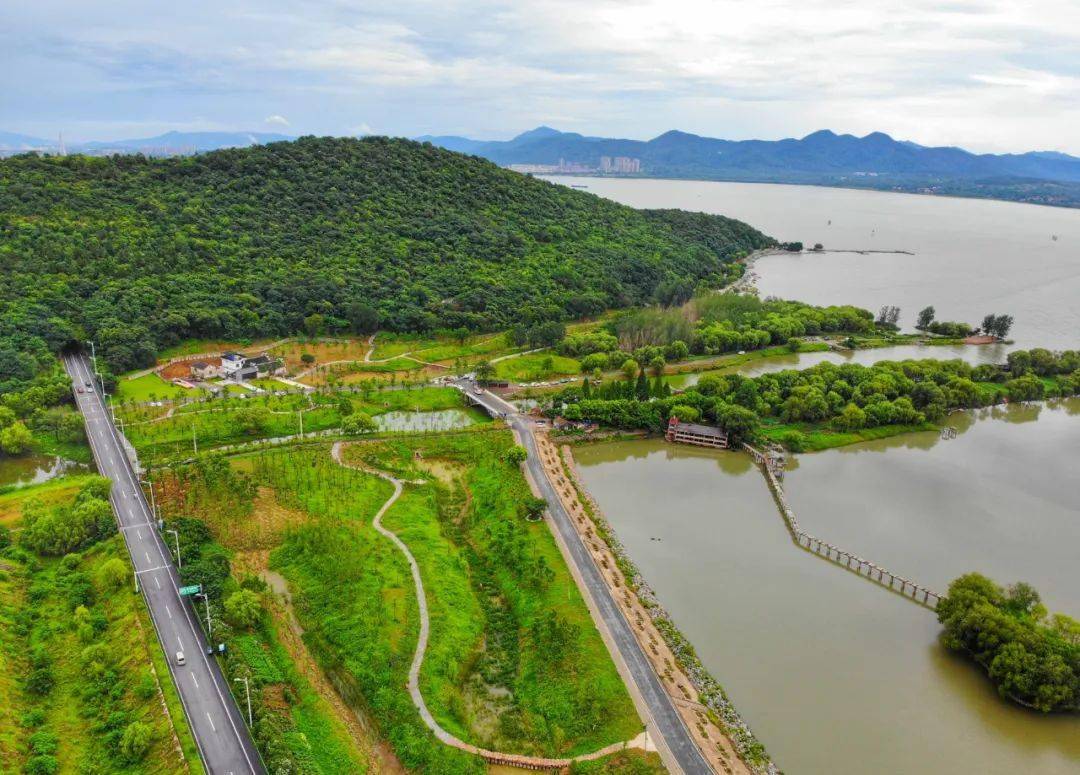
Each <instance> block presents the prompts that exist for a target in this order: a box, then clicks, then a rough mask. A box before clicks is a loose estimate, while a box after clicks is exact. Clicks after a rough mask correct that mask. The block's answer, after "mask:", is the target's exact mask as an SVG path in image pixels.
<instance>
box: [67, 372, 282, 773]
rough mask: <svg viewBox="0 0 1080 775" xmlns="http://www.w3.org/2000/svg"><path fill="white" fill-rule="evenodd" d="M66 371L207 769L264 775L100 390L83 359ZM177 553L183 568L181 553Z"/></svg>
mask: <svg viewBox="0 0 1080 775" xmlns="http://www.w3.org/2000/svg"><path fill="white" fill-rule="evenodd" d="M64 366H65V368H66V369H67V371H68V374H69V375H71V378H72V381H73V383H74V385H75V386H76V387H82V389H83V391H84V392H83V393H81V394H80V393H78V392H76V393H75V400H76V403H77V404H78V407H79V410H80V411H81V412H82V413H83V417H84V419H85V421H86V435H87V438H88V439H89V441H90V446H91V448H92V449H93V453H94V460H95V462H96V463H97V467H98V471H100V472H101V474H102V475H103V476H107V477H108V478H109V479H110V480H112V493H111V495H110V501H111V502H112V505H113V510H114V511H115V512H116V517H117V520H118V524H119V527H120V532H121V533H122V534H123V536H124V540H125V542H126V543H127V547H128V552H130V554H131V562H132V565H133V566H134V567H135V574H136V576H137V577H138V580H139V588H140V590H141V591H142V593H143V595H144V597H145V598H146V603H147V605H148V606H149V608H150V614H151V616H152V618H153V620H154V627H155V628H156V630H157V634H158V639H159V640H160V641H161V645H162V648H163V649H164V651H165V657H166V660H167V661H168V663H169V670H170V671H171V673H172V677H173V682H174V683H175V684H176V688H177V690H178V691H179V693H180V699H181V701H182V702H183V704H184V710H185V711H186V713H187V718H188V723H189V724H190V726H191V730H192V732H193V733H194V734H195V741H196V743H197V744H198V746H199V751H200V753H201V755H202V760H203V764H204V766H205V767H206V769H207V771H208V772H211V773H214V775H219V774H220V775H241V774H242V773H252V774H253V775H254V774H256V773H258V774H259V775H261V773H264V772H265V770H264V768H263V766H262V762H261V760H260V759H259V754H258V751H257V750H256V748H255V745H254V743H252V741H251V737H250V735H249V734H248V731H247V727H245V725H244V718H243V716H241V714H240V711H239V709H238V708H237V706H236V703H235V702H234V701H233V698H232V695H230V694H229V688H228V686H227V685H226V683H225V678H224V676H223V675H222V674H221V669H220V668H219V667H218V664H217V662H215V661H214V659H213V658H212V657H209V656H207V654H206V647H207V643H206V639H205V637H204V636H203V632H202V629H201V628H200V627H199V626H198V624H196V622H195V619H194V617H195V616H196V615H197V614H196V613H195V612H194V611H193V610H192V608H191V605H190V603H191V600H190V598H181V597H180V595H179V593H178V591H177V590H178V588H179V586H180V577H179V575H178V574H177V572H176V569H175V568H174V567H173V563H172V558H171V556H170V555H169V552H168V551H167V550H166V549H165V546H164V544H163V543H162V538H161V536H160V535H159V534H158V531H157V529H156V528H155V526H154V525H153V517H152V514H151V510H150V506H149V505H148V504H147V503H146V500H145V499H144V497H143V493H142V488H141V487H140V486H139V484H138V481H137V479H136V477H135V474H134V472H133V470H132V468H131V466H130V464H129V463H128V459H127V457H126V456H125V455H124V452H123V447H122V445H121V442H120V438H119V436H118V434H117V433H116V429H115V428H114V427H113V425H112V423H111V422H110V420H109V417H108V414H107V412H106V409H105V406H104V404H103V401H102V396H101V393H100V392H99V388H100V386H99V385H98V384H96V383H95V384H94V390H93V392H87V387H86V385H87V383H88V382H94V380H93V378H92V376H91V368H90V364H89V362H88V361H87V359H86V358H85V357H82V356H68V357H66V358H65V359H64ZM180 549H181V556H180V560H181V562H182V561H183V546H181V547H180ZM178 651H182V652H183V653H184V657H185V661H186V664H185V665H183V666H180V665H177V664H176V652H178Z"/></svg>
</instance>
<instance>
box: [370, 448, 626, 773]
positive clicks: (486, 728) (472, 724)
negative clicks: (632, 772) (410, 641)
mask: <svg viewBox="0 0 1080 775" xmlns="http://www.w3.org/2000/svg"><path fill="white" fill-rule="evenodd" d="M512 443H513V442H512V436H511V435H510V433H509V432H498V433H485V434H460V435H446V436H436V437H431V438H424V439H407V438H406V439H402V440H400V441H396V440H389V441H386V442H382V443H378V444H364V445H360V446H357V447H354V448H353V450H352V453H353V454H354V455H359V456H360V458H361V459H363V460H365V461H366V462H368V463H369V464H371V465H375V466H379V467H382V468H387V469H391V470H396V471H399V472H400V473H401V474H402V475H404V476H407V477H408V478H410V479H416V478H423V479H426V480H427V482H428V483H427V484H425V485H422V486H416V487H410V488H409V490H408V491H407V492H406V495H405V496H403V498H402V499H401V501H400V502H399V503H398V504H396V505H395V506H394V507H393V508H392V509H391V510H390V511H389V512H388V513H387V515H386V517H385V519H384V523H385V524H386V526H387V527H389V528H390V529H391V530H394V531H395V532H396V533H397V534H398V535H399V536H400V537H401V539H402V540H403V541H404V542H405V543H406V545H408V546H409V548H410V550H411V551H412V552H413V554H414V555H415V556H416V558H417V562H418V563H419V564H420V570H421V575H422V577H423V578H424V579H425V585H426V587H429V588H431V592H430V593H429V595H428V598H429V607H430V611H431V617H432V635H431V641H430V644H429V649H428V657H427V659H426V660H425V663H424V667H423V670H422V672H421V689H422V691H423V692H424V696H425V700H426V701H427V703H428V706H429V708H431V710H432V713H434V714H435V716H436V718H438V720H439V722H440V723H441V724H442V725H443V726H444V727H445V728H446V729H448V730H450V731H452V732H453V733H454V734H457V735H458V736H459V737H461V738H463V739H466V740H470V741H473V742H475V743H477V744H478V745H482V746H485V747H489V748H493V749H495V750H507V751H514V752H519V753H528V754H534V755H548V756H554V755H574V754H579V753H584V752H587V751H591V750H595V749H597V748H600V747H603V746H604V745H608V744H610V743H612V742H616V741H618V740H623V739H628V738H630V737H633V736H634V735H636V734H637V733H638V732H640V730H641V725H640V722H639V721H638V719H637V715H636V713H635V712H634V710H633V707H632V705H631V704H630V702H629V698H628V696H627V695H626V692H625V689H624V687H623V685H622V682H621V680H620V678H619V676H618V674H617V673H616V672H615V670H614V665H613V664H612V663H611V659H610V656H609V655H608V653H607V650H606V648H605V647H604V645H603V642H602V641H601V640H600V638H599V634H598V633H597V631H596V629H595V626H594V625H593V623H592V620H591V618H590V616H589V613H588V610H587V608H586V607H585V605H584V602H583V601H582V599H581V598H580V596H579V594H578V591H577V587H576V585H575V583H574V581H573V579H572V577H571V576H570V573H569V570H568V569H567V567H566V565H565V563H564V562H563V559H562V556H561V555H560V554H559V551H558V548H557V546H556V545H555V542H554V539H553V537H552V535H551V532H550V530H549V528H548V526H547V525H546V524H545V523H543V522H536V523H530V522H526V521H525V520H524V519H523V518H522V516H521V515H520V514H521V508H522V504H523V502H524V501H525V499H526V498H528V497H529V496H530V493H529V490H528V485H527V484H526V483H525V480H524V478H523V477H522V475H521V473H520V471H519V470H518V468H517V467H516V466H513V465H509V464H507V463H505V462H503V461H502V459H501V458H502V455H503V454H504V452H505V451H506V449H508V448H509V446H510V445H511V444H512ZM416 452H419V453H420V454H421V455H422V458H421V459H420V460H419V461H418V460H417V459H416V458H415V457H414V455H415V453H416ZM583 686H589V687H591V688H590V689H589V696H588V697H586V696H585V695H584V694H583V693H582V691H581V687H583ZM498 697H503V698H504V700H502V701H500V700H498V699H493V698H498ZM507 697H509V698H511V699H505V698H507Z"/></svg>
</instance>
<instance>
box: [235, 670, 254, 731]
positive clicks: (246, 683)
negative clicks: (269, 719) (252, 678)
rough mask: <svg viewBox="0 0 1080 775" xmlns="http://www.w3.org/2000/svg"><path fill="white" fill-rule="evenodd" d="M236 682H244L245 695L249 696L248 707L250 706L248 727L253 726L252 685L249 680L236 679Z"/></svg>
mask: <svg viewBox="0 0 1080 775" xmlns="http://www.w3.org/2000/svg"><path fill="white" fill-rule="evenodd" d="M233 680H234V681H243V682H244V693H245V694H247V706H248V726H249V727H250V726H251V725H252V721H251V683H250V682H249V681H248V679H247V678H234V679H233Z"/></svg>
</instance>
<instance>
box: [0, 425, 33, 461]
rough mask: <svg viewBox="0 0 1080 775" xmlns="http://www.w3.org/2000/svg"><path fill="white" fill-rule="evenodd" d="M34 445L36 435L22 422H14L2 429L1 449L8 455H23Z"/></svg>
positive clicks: (0, 435)
mask: <svg viewBox="0 0 1080 775" xmlns="http://www.w3.org/2000/svg"><path fill="white" fill-rule="evenodd" d="M33 446H34V435H33V434H32V433H30V430H29V429H28V428H27V427H26V426H25V425H23V424H22V423H21V422H18V421H16V422H13V423H12V424H11V425H9V426H8V427H6V428H4V429H3V430H2V431H0V449H2V450H3V451H4V454H7V455H22V454H24V453H26V452H29V451H30V450H31V449H32V448H33Z"/></svg>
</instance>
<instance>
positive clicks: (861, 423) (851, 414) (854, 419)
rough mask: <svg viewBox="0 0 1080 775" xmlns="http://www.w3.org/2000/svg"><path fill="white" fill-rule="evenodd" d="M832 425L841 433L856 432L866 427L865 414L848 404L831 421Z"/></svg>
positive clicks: (853, 405)
mask: <svg viewBox="0 0 1080 775" xmlns="http://www.w3.org/2000/svg"><path fill="white" fill-rule="evenodd" d="M832 424H833V426H834V427H836V428H837V429H839V430H842V431H857V430H859V429H860V428H865V427H866V412H864V411H863V410H862V409H860V408H859V407H858V406H856V405H855V404H848V405H847V406H845V407H844V408H843V410H842V411H841V412H840V414H838V415H837V416H836V417H834V418H833V419H832Z"/></svg>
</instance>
